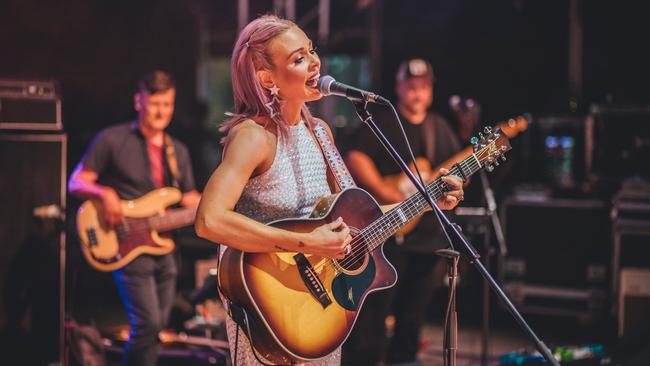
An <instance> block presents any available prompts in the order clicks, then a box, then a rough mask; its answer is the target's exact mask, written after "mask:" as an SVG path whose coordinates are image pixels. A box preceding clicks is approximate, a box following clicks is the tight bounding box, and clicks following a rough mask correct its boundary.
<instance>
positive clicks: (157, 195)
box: [77, 187, 196, 272]
mask: <svg viewBox="0 0 650 366" xmlns="http://www.w3.org/2000/svg"><path fill="white" fill-rule="evenodd" d="M181 197H182V194H181V192H180V191H179V190H178V189H176V188H172V187H165V188H159V189H156V190H153V191H151V192H149V193H147V194H145V195H144V196H142V197H140V198H137V199H135V200H126V201H122V212H123V213H124V220H123V221H122V222H121V223H119V224H117V225H116V226H115V227H109V226H108V225H107V224H106V221H105V220H104V218H103V217H102V215H101V212H102V210H101V204H100V203H99V202H97V201H95V200H88V201H86V202H84V203H83V204H82V205H81V207H79V210H78V211H77V234H78V235H79V239H80V241H81V251H82V253H83V254H84V257H85V258H86V260H87V261H88V263H89V264H90V265H91V266H92V267H93V268H95V269H97V270H99V271H104V272H107V271H114V270H116V269H119V268H122V267H124V266H125V265H127V264H128V263H130V262H131V261H132V260H134V259H135V258H136V257H138V256H139V255H141V254H145V253H146V254H152V255H164V254H167V253H170V252H171V251H172V250H174V241H173V240H172V239H171V238H169V237H165V236H162V235H161V234H160V233H162V232H166V231H170V230H173V229H177V228H180V227H183V226H188V225H191V224H193V223H194V219H195V217H196V209H187V208H178V209H167V207H168V206H171V205H173V204H176V203H178V202H180V200H181Z"/></svg>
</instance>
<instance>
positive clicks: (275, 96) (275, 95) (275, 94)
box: [264, 84, 282, 118]
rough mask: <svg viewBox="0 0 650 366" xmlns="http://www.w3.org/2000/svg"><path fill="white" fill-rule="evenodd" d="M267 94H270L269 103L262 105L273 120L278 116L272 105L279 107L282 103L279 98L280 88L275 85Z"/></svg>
mask: <svg viewBox="0 0 650 366" xmlns="http://www.w3.org/2000/svg"><path fill="white" fill-rule="evenodd" d="M269 92H271V101H270V102H268V103H264V106H265V107H266V109H267V110H268V111H269V116H271V118H273V117H275V116H276V115H277V114H278V112H276V111H275V109H274V108H273V105H274V104H276V103H277V104H278V106H279V105H280V104H281V103H282V102H281V101H280V98H279V97H280V88H278V86H277V85H275V84H273V86H272V87H271V88H269ZM278 109H279V108H278Z"/></svg>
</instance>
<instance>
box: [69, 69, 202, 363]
mask: <svg viewBox="0 0 650 366" xmlns="http://www.w3.org/2000/svg"><path fill="white" fill-rule="evenodd" d="M175 96H176V88H175V84H174V80H173V79H172V76H171V75H170V74H168V73H166V72H164V71H153V72H150V73H148V74H146V75H145V76H144V77H143V78H142V79H141V80H140V81H139V83H138V90H137V92H136V93H135V94H134V96H133V103H134V108H135V110H136V111H137V114H138V118H137V120H136V121H133V122H128V123H124V124H119V125H116V126H113V127H109V128H107V129H105V130H103V131H101V132H100V133H99V134H98V135H97V136H96V137H95V139H94V141H93V142H92V145H91V146H90V148H89V149H88V151H86V154H85V155H84V157H83V158H82V160H81V162H80V163H79V164H78V165H77V167H76V168H75V170H74V172H73V173H72V175H71V176H70V181H69V184H68V187H69V190H70V193H71V194H72V195H74V196H75V197H77V198H80V199H92V200H96V201H98V202H100V204H101V211H102V217H103V218H104V220H105V221H106V224H107V225H108V226H109V227H115V226H116V225H119V224H120V223H121V222H122V221H123V220H124V214H123V211H122V205H121V201H120V200H131V199H135V198H138V197H141V196H143V195H145V194H146V193H148V192H150V191H152V190H153V189H155V188H160V187H164V186H175V187H176V188H178V189H180V191H181V192H182V193H183V195H182V199H181V202H180V204H181V205H182V206H184V207H190V208H191V207H197V206H198V203H199V200H200V194H199V193H198V192H197V191H196V189H195V188H194V177H193V173H192V166H191V163H190V156H189V153H188V150H187V148H186V146H185V145H183V144H182V143H181V142H180V141H178V140H176V139H173V138H171V137H170V136H169V135H168V134H166V133H165V129H166V128H167V126H169V123H170V122H171V120H172V115H173V113H174V101H175ZM176 274H177V269H176V263H175V259H174V256H173V255H172V254H166V255H162V256H152V255H141V256H138V257H137V258H136V259H134V260H133V261H132V262H130V263H129V264H127V265H126V266H125V267H123V268H121V269H118V270H115V271H113V278H114V280H115V283H116V284H117V287H118V289H119V292H120V296H121V298H122V303H123V304H124V307H125V309H126V312H127V314H128V316H129V322H130V325H131V333H130V335H129V340H128V342H127V344H126V347H125V349H124V354H123V357H122V364H123V365H140V366H149V365H151V366H153V365H156V362H157V361H156V360H157V358H158V332H159V331H160V330H161V329H162V328H163V327H164V326H165V324H166V322H167V321H168V317H169V313H170V310H171V307H172V302H173V299H174V294H175V287H176Z"/></svg>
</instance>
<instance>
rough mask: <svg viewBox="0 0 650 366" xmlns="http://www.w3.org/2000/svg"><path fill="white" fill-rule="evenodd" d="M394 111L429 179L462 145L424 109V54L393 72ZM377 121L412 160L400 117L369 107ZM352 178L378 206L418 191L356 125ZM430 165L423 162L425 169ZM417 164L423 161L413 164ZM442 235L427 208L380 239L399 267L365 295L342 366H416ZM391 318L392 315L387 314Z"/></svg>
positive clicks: (428, 90)
mask: <svg viewBox="0 0 650 366" xmlns="http://www.w3.org/2000/svg"><path fill="white" fill-rule="evenodd" d="M395 76H396V85H395V92H396V95H397V110H398V113H399V116H400V119H401V121H402V124H403V127H404V130H405V132H406V135H407V138H408V140H409V142H410V145H411V147H412V149H413V153H414V155H415V157H416V158H420V159H418V160H423V161H426V163H425V164H424V165H425V167H424V168H428V169H422V168H421V169H420V171H421V172H422V173H423V178H424V179H425V181H426V182H427V183H428V182H429V181H430V180H432V179H433V178H434V177H435V176H436V175H437V174H439V171H438V170H437V169H436V170H433V169H435V168H436V167H437V166H438V165H439V164H441V163H442V162H444V161H445V160H446V159H448V158H450V157H451V156H452V155H454V154H455V153H456V152H458V151H459V150H460V148H461V146H460V144H459V143H458V141H457V139H456V135H455V134H454V132H453V130H452V129H451V128H450V126H449V123H448V122H447V121H446V120H445V119H444V118H443V117H442V116H441V115H439V114H437V113H435V112H432V111H430V110H429V108H430V107H431V104H432V102H433V87H434V80H435V78H434V73H433V68H432V67H431V64H430V63H429V62H427V61H426V60H423V59H419V58H416V59H410V60H406V61H403V62H402V63H401V64H400V65H399V67H398V69H397V72H396V74H395ZM374 120H375V122H376V123H377V124H378V125H379V127H380V129H381V130H382V132H383V133H384V134H385V135H386V137H388V139H389V141H390V142H391V143H392V144H393V145H394V146H395V148H396V149H397V151H398V152H399V153H400V155H401V156H402V157H403V158H404V159H405V160H407V161H408V160H409V158H408V157H409V155H408V150H407V149H406V144H405V143H404V138H403V137H402V134H401V131H400V129H399V126H398V125H397V121H395V117H394V116H393V114H392V113H390V110H388V109H386V110H377V111H374ZM346 161H347V165H348V167H349V169H350V172H351V173H352V175H353V176H354V178H355V180H356V182H357V183H358V184H359V185H360V186H361V187H362V188H364V189H366V190H367V191H369V192H370V193H371V194H372V195H373V196H374V197H375V198H376V199H377V200H378V201H379V203H380V204H392V203H397V202H401V201H403V200H404V199H405V198H407V197H409V196H411V195H412V194H415V192H416V190H415V188H414V187H413V186H412V184H411V182H410V181H409V180H408V179H406V178H405V177H404V178H403V179H399V180H398V183H397V184H392V183H389V180H388V179H387V178H388V177H389V176H392V175H399V174H400V173H401V171H400V169H399V167H398V166H397V164H395V162H394V161H393V160H392V159H391V158H390V156H389V155H388V153H387V152H386V151H385V150H384V149H383V147H382V146H381V144H380V143H379V141H377V139H376V137H375V136H374V135H373V134H372V133H371V132H370V130H369V129H368V128H366V126H363V125H361V126H360V128H359V130H358V132H357V138H355V139H354V142H353V146H352V148H351V150H350V152H349V153H348V154H347V156H346ZM427 165H428V167H426V166H427ZM418 167H420V164H418ZM446 245H447V243H446V241H445V238H444V233H443V232H442V230H441V229H440V227H439V224H438V223H437V220H436V218H435V217H434V216H433V213H431V212H428V213H426V214H425V215H424V217H422V219H421V220H420V221H419V223H418V225H417V226H416V227H415V228H414V229H413V230H412V231H410V232H408V233H405V234H404V235H400V234H398V235H396V236H395V237H393V238H391V239H389V240H388V241H387V242H386V244H385V245H384V252H385V254H386V257H387V258H388V260H389V261H390V262H391V263H392V264H393V266H395V269H396V270H397V273H398V277H399V279H398V281H397V284H396V285H395V286H394V287H393V288H391V289H388V290H386V291H379V292H376V293H373V294H370V295H369V296H368V297H367V298H366V300H365V303H364V305H363V308H362V309H361V313H360V314H359V318H358V319H357V323H356V325H355V327H354V330H353V331H352V334H351V335H350V337H349V338H348V340H347V341H346V343H345V345H344V348H343V360H342V363H343V365H373V366H374V365H377V364H378V363H379V362H380V361H384V365H418V364H419V363H418V362H417V358H416V356H417V351H418V349H419V347H420V328H421V325H422V323H423V322H424V321H425V320H426V314H427V313H428V311H429V310H430V307H431V299H432V295H433V291H434V268H435V263H436V260H437V256H436V254H435V250H436V249H441V248H444V247H446ZM389 315H393V316H394V320H395V322H394V326H392V329H393V331H392V336H390V337H384V336H383V335H384V334H386V333H387V327H386V324H387V323H390V322H386V319H387V317H388V316H389ZM388 319H391V318H388Z"/></svg>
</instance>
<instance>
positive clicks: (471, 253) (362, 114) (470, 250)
mask: <svg viewBox="0 0 650 366" xmlns="http://www.w3.org/2000/svg"><path fill="white" fill-rule="evenodd" d="M353 104H354V107H355V109H356V112H357V115H358V116H359V118H360V119H361V122H363V123H365V124H366V125H368V127H370V129H371V130H372V132H373V133H374V134H375V136H377V138H378V139H379V141H380V142H381V144H382V145H383V146H384V148H386V150H387V151H388V152H389V154H390V155H391V156H392V157H393V159H394V160H395V162H397V164H398V165H399V166H400V168H401V169H402V171H403V172H404V173H405V174H406V176H407V177H408V178H409V179H410V180H411V182H412V183H413V185H415V187H416V188H417V189H418V191H419V192H420V194H421V195H422V197H423V198H424V199H425V200H426V201H427V203H429V205H430V206H431V208H432V209H433V211H434V212H435V213H436V214H437V215H438V217H439V218H440V219H441V221H442V223H443V226H444V227H443V229H444V230H446V231H447V232H450V233H452V236H453V237H454V238H456V242H457V243H459V244H460V250H461V253H462V254H463V255H464V256H465V258H466V259H467V260H468V261H469V262H470V263H471V264H473V265H474V267H476V269H477V270H478V271H479V273H480V274H481V276H483V278H484V279H485V280H486V281H487V282H488V283H489V284H490V287H492V290H493V291H494V292H495V293H496V294H497V296H498V297H499V298H500V299H501V301H503V303H504V304H505V305H506V307H507V308H508V310H509V311H510V313H511V314H512V316H513V317H514V318H515V320H516V321H517V323H518V324H519V325H520V326H521V327H522V328H523V330H524V331H525V332H526V333H527V334H528V336H529V337H530V338H531V339H532V341H533V343H534V344H535V347H536V348H537V350H538V351H539V352H540V353H541V354H542V356H544V358H545V359H546V360H547V361H548V362H549V363H551V364H553V365H558V366H559V363H558V362H557V360H556V359H555V357H553V354H552V353H551V351H550V350H549V349H548V347H547V346H546V345H545V344H544V342H542V341H541V340H540V339H539V338H538V337H537V335H536V334H535V332H534V331H533V330H532V329H531V328H530V326H529V325H528V324H527V323H526V320H524V318H523V317H522V316H521V314H520V313H519V311H517V309H516V308H515V306H514V305H513V304H512V302H511V301H510V299H508V296H507V295H506V294H505V292H503V290H502V289H501V288H500V287H499V285H498V284H497V283H496V281H495V280H494V278H492V276H491V275H490V273H489V272H488V271H487V270H486V269H485V267H484V266H483V264H482V263H481V261H479V255H478V253H477V252H476V249H474V247H472V245H471V244H470V243H469V242H468V241H467V240H466V239H465V237H464V236H463V235H462V234H461V233H460V227H459V226H458V225H457V224H455V223H451V222H450V221H449V218H447V216H446V215H445V214H443V212H442V211H441V210H440V208H439V207H438V206H437V205H436V204H435V202H433V199H431V196H429V194H428V193H427V191H426V189H425V188H424V186H423V185H422V184H421V183H420V181H419V180H418V179H417V178H416V177H415V176H414V175H413V173H412V172H411V170H410V169H409V168H408V165H407V164H406V163H405V162H404V160H403V159H402V158H401V157H400V155H399V153H398V152H397V150H395V147H393V145H391V144H390V142H389V141H388V139H387V138H386V136H384V134H383V133H382V132H381V130H380V129H379V127H377V124H376V123H375V121H373V119H372V115H371V114H370V113H369V112H368V110H367V101H364V102H359V101H354V102H353Z"/></svg>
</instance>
